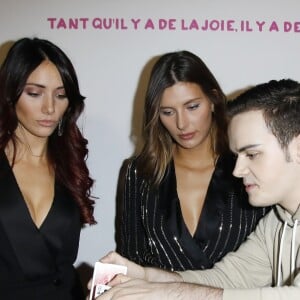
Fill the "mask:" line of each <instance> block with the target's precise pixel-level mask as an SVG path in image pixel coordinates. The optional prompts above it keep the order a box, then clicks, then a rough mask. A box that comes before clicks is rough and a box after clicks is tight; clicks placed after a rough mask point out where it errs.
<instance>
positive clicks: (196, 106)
mask: <svg viewBox="0 0 300 300" xmlns="http://www.w3.org/2000/svg"><path fill="white" fill-rule="evenodd" d="M199 106H200V104H199V103H197V104H190V105H189V106H188V109H189V110H195V109H197V108H198V107H199Z"/></svg>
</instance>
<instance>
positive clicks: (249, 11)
mask: <svg viewBox="0 0 300 300" xmlns="http://www.w3.org/2000/svg"><path fill="white" fill-rule="evenodd" d="M299 11H300V2H299V0H252V1H249V0H227V1H226V0H185V1H175V0H151V1H150V0H149V1H145V0H126V1H125V0H85V1H81V0H51V1H44V0H26V1H19V0H0V28H1V29H0V62H2V60H3V56H4V54H5V53H6V51H7V49H8V45H9V42H10V41H14V40H16V39H18V38H21V37H24V36H29V37H34V36H38V37H41V38H46V39H49V40H51V41H53V42H54V43H56V44H57V45H58V46H60V47H61V48H62V49H63V50H64V51H65V52H66V53H67V54H68V56H69V57H70V58H71V60H72V62H73V63H74V66H75V68H76V70H77V73H78V77H79V82H80V88H81V91H82V94H83V95H85V96H86V97H87V98H86V110H85V113H84V115H83V117H82V118H81V119H80V122H79V125H80V127H81V128H82V130H83V132H84V134H85V135H86V137H87V138H88V139H89V150H90V152H89V158H88V164H89V167H90V171H91V175H92V177H93V178H95V180H96V185H95V188H94V190H93V194H94V195H95V196H97V197H99V199H98V200H97V203H96V209H95V214H96V219H97V221H98V224H97V225H96V226H92V227H87V228H84V229H83V231H82V235H81V240H80V248H79V254H78V259H77V262H76V264H77V265H81V264H82V263H84V264H88V265H93V263H94V261H95V260H97V259H98V258H99V257H101V256H103V255H104V254H105V253H106V252H107V251H109V250H112V249H114V248H115V240H114V218H115V197H116V185H117V179H118V172H119V168H120V166H121V163H122V161H123V159H124V158H126V157H128V156H130V155H131V154H132V153H133V152H134V150H135V148H136V146H137V145H136V142H137V143H139V141H140V127H141V115H142V105H143V96H144V93H145V84H146V81H147V79H148V75H149V68H150V67H151V65H152V64H153V59H152V58H153V57H155V56H157V55H160V54H162V53H164V52H169V51H176V50H182V49H187V50H190V51H192V52H194V53H196V54H197V55H199V56H200V57H201V58H202V59H203V60H204V61H205V62H206V63H207V65H208V66H209V68H210V69H211V71H212V72H213V73H214V74H215V76H216V78H217V79H218V81H219V82H220V84H221V86H222V87H223V89H224V92H225V93H226V94H227V95H233V94H235V93H237V92H238V91H240V90H241V89H244V88H246V87H248V86H250V85H253V84H256V83H261V82H264V81H268V80H270V79H280V78H288V77H289V78H293V79H296V80H300V71H299V67H300V61H299V54H300V14H299ZM110 22H112V23H110ZM0 84H1V83H0ZM0 197H1V195H0Z"/></svg>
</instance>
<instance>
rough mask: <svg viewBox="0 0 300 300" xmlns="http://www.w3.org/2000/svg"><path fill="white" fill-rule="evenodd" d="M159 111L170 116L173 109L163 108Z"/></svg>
mask: <svg viewBox="0 0 300 300" xmlns="http://www.w3.org/2000/svg"><path fill="white" fill-rule="evenodd" d="M160 113H161V114H162V115H164V116H171V115H172V114H173V111H172V110H167V109H164V110H161V111H160Z"/></svg>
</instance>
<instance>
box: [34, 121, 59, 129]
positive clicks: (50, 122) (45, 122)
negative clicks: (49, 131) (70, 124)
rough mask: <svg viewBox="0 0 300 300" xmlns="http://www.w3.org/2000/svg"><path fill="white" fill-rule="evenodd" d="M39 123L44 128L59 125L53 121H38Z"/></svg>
mask: <svg viewBox="0 0 300 300" xmlns="http://www.w3.org/2000/svg"><path fill="white" fill-rule="evenodd" d="M37 123H38V124H39V125H40V126H43V127H53V126H55V125H56V124H57V122H56V121H51V120H38V121H37Z"/></svg>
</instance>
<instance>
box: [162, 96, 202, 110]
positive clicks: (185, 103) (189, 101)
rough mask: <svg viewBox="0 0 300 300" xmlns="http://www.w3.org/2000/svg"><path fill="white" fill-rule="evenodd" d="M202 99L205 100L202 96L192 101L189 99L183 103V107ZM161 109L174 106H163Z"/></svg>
mask: <svg viewBox="0 0 300 300" xmlns="http://www.w3.org/2000/svg"><path fill="white" fill-rule="evenodd" d="M201 99H203V97H202V96H199V97H196V98H192V99H188V100H186V101H185V102H184V103H183V105H188V104H190V103H191V102H193V101H196V100H201ZM160 108H172V106H162V105H161V106H160Z"/></svg>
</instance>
